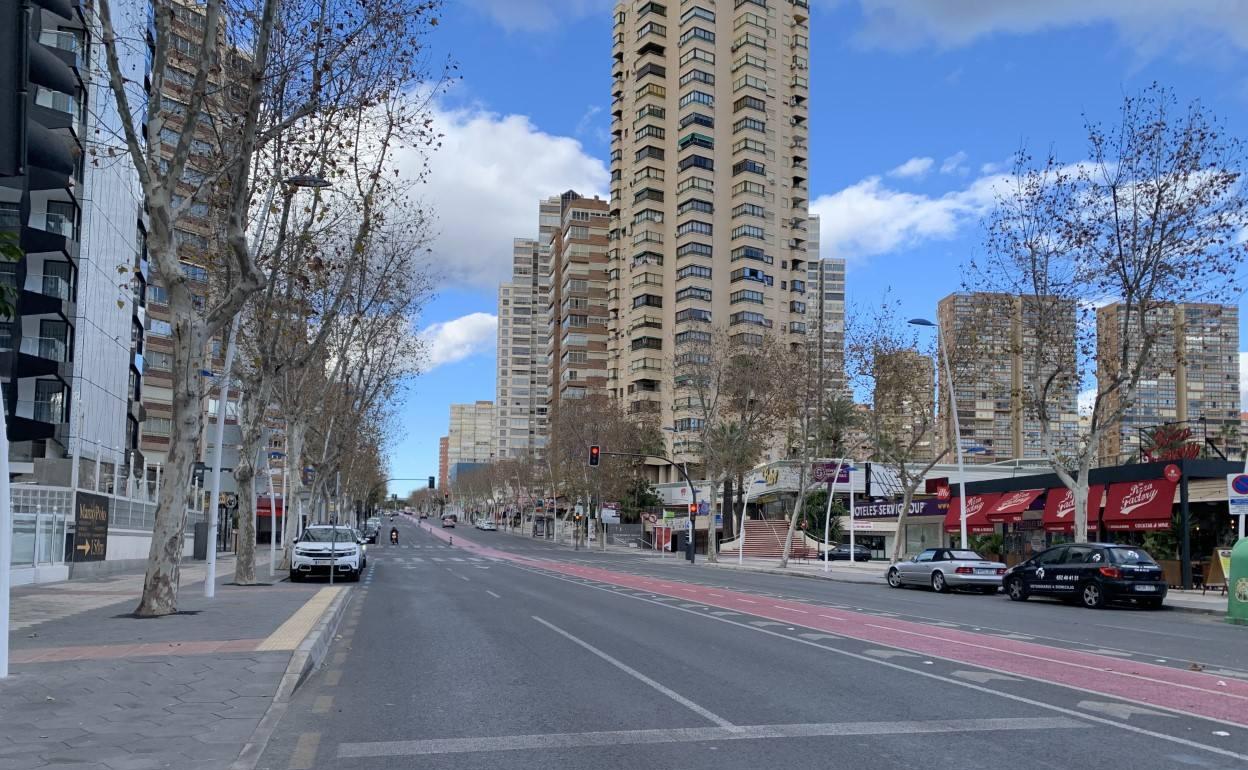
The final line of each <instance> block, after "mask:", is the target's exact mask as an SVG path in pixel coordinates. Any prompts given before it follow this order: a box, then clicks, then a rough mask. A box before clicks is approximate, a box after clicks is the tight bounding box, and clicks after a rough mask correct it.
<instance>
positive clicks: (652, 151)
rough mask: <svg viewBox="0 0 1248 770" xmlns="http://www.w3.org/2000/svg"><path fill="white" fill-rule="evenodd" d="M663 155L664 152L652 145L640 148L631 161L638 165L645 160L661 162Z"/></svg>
mask: <svg viewBox="0 0 1248 770" xmlns="http://www.w3.org/2000/svg"><path fill="white" fill-rule="evenodd" d="M663 155H664V152H663V150H662V149H661V148H659V147H655V146H653V145H646V146H645V147H642V148H641V149H640V150H638V151H637V153H636V154H635V155H634V156H633V159H634V160H635V161H637V162H638V163H640V162H641V161H643V160H645V159H647V158H654V159H655V160H663Z"/></svg>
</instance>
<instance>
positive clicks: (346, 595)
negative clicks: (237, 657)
mask: <svg viewBox="0 0 1248 770" xmlns="http://www.w3.org/2000/svg"><path fill="white" fill-rule="evenodd" d="M351 594H352V591H350V590H344V591H343V592H342V593H340V594H338V596H336V597H335V598H334V601H333V602H331V603H330V605H329V607H327V608H326V609H325V612H324V613H323V614H322V615H321V618H320V619H319V620H318V621H317V622H316V625H314V626H313V627H312V630H311V631H309V632H308V635H307V636H305V637H304V639H303V641H302V642H300V644H299V647H298V648H296V649H295V651H294V652H293V653H291V656H290V663H288V664H287V665H286V673H285V674H283V675H282V680H281V682H280V683H279V684H278V686H277V692H276V693H275V694H274V695H273V702H272V703H270V704H269V708H268V710H266V711H265V712H264V717H263V718H262V719H261V720H260V724H258V725H256V729H255V732H253V733H252V734H251V738H250V739H249V740H248V741H247V743H246V744H244V746H243V750H242V751H240V752H239V753H238V758H237V759H235V760H234V761H233V762H232V763H231V764H230V767H229V770H255V767H256V765H257V764H258V763H259V762H260V757H261V755H263V754H264V750H265V749H266V748H267V747H268V745H269V739H270V738H272V737H273V731H274V730H276V729H277V725H278V723H280V722H281V721H282V717H283V716H285V715H286V709H288V708H289V707H290V698H291V696H292V695H294V694H295V691H296V690H298V689H299V687H300V685H302V684H303V683H304V682H305V681H307V679H308V676H309V675H310V674H311V673H312V672H313V671H315V670H316V667H317V666H319V665H320V664H321V661H323V660H324V659H325V654H326V653H327V652H329V646H330V645H331V644H333V641H334V634H335V633H336V632H337V631H338V624H339V623H340V622H342V616H343V615H344V614H346V610H347V604H348V602H350V600H351Z"/></svg>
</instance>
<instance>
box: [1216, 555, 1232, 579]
mask: <svg viewBox="0 0 1248 770" xmlns="http://www.w3.org/2000/svg"><path fill="white" fill-rule="evenodd" d="M1218 561H1219V562H1220V563H1221V564H1222V579H1223V580H1226V579H1227V578H1229V577H1230V575H1231V549H1230V548H1219V549H1218Z"/></svg>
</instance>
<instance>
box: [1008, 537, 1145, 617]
mask: <svg viewBox="0 0 1248 770" xmlns="http://www.w3.org/2000/svg"><path fill="white" fill-rule="evenodd" d="M1002 585H1003V586H1004V587H1005V593H1006V595H1007V596H1009V597H1010V598H1011V599H1013V600H1014V601H1016V602H1021V601H1024V600H1026V599H1027V598H1028V597H1030V596H1056V597H1060V598H1062V599H1066V600H1067V601H1077V602H1079V603H1081V604H1083V606H1085V607H1090V608H1093V609H1096V608H1099V607H1104V606H1105V604H1106V603H1108V602H1115V601H1134V602H1136V603H1137V604H1140V605H1143V606H1145V607H1151V608H1157V607H1160V606H1161V604H1162V602H1163V601H1164V600H1165V598H1166V579H1165V576H1164V575H1163V574H1162V571H1161V567H1160V566H1159V565H1158V564H1157V562H1155V561H1153V557H1151V556H1149V555H1148V554H1147V553H1146V552H1144V550H1143V549H1140V548H1136V547H1135V546H1129V545H1115V544H1112V543H1068V544H1066V545H1058V546H1054V547H1052V548H1049V549H1048V550H1045V551H1042V552H1041V553H1039V554H1037V555H1036V556H1034V557H1032V558H1031V559H1028V560H1027V561H1025V562H1023V563H1022V564H1017V565H1015V566H1013V567H1011V568H1009V569H1008V570H1006V572H1005V576H1004V577H1003V578H1002Z"/></svg>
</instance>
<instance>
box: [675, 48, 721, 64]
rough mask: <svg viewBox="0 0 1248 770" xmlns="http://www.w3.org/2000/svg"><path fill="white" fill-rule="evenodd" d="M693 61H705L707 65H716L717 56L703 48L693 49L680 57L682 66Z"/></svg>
mask: <svg viewBox="0 0 1248 770" xmlns="http://www.w3.org/2000/svg"><path fill="white" fill-rule="evenodd" d="M691 61H704V62H706V63H707V64H714V63H715V54H713V53H711V52H710V51H707V50H705V49H702V48H691V49H689V50H688V51H686V52H685V53H683V54H681V55H680V66H682V67H683V66H685V65H686V64H688V63H689V62H691Z"/></svg>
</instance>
